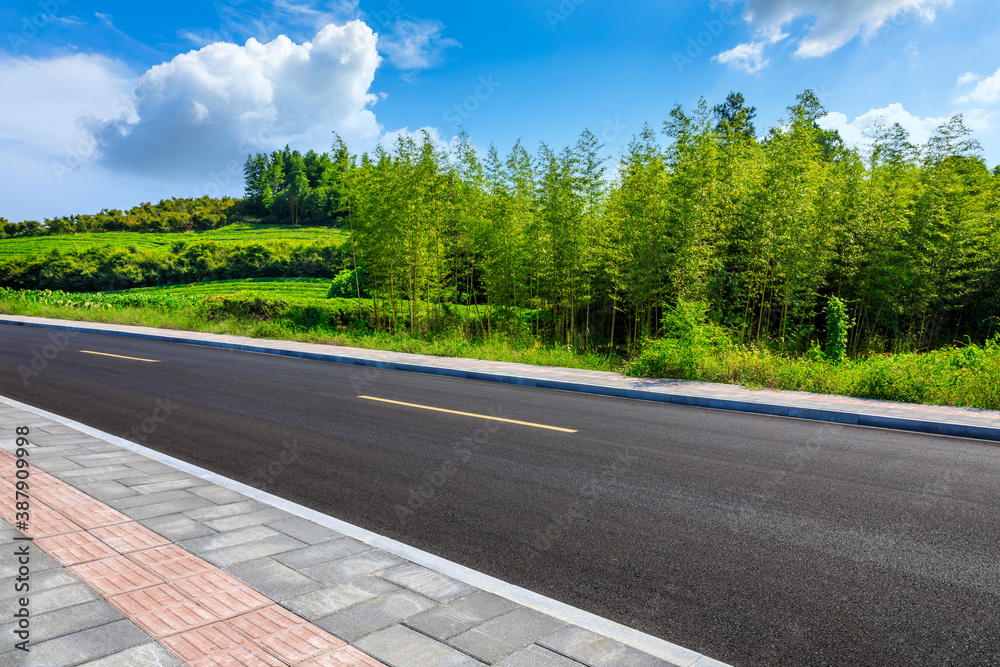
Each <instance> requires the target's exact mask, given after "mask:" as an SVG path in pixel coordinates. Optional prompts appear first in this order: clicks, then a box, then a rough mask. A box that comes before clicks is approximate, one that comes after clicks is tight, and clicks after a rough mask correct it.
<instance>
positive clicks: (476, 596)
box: [405, 591, 517, 641]
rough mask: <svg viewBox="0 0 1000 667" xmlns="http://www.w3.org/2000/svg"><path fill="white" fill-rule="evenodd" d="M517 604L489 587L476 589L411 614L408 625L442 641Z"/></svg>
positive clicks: (509, 610) (502, 613) (515, 606)
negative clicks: (455, 598) (421, 611)
mask: <svg viewBox="0 0 1000 667" xmlns="http://www.w3.org/2000/svg"><path fill="white" fill-rule="evenodd" d="M516 608H517V605H516V604H515V603H513V602H511V601H510V600H506V599H504V598H502V597H499V596H497V595H493V594H492V593H487V592H486V591H475V592H474V593H471V594H470V595H466V596H465V597H463V598H459V599H457V600H453V601H452V602H449V603H447V604H442V605H438V606H436V607H434V608H433V609H429V610H428V611H425V612H424V613H422V614H419V615H417V616H414V617H413V618H409V619H407V620H406V622H405V625H408V626H409V627H411V628H413V629H414V630H418V631H420V632H422V633H424V634H425V635H429V636H431V637H433V638H435V639H439V640H442V641H443V640H446V639H451V638H452V637H454V636H455V635H458V634H461V633H463V632H465V631H466V630H469V629H471V628H473V627H475V626H477V625H480V624H482V623H485V622H486V621H489V620H492V619H494V618H496V617H497V616H502V615H504V614H506V613H508V612H511V611H513V610H514V609H516Z"/></svg>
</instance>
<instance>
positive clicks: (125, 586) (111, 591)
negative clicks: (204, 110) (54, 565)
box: [69, 556, 162, 597]
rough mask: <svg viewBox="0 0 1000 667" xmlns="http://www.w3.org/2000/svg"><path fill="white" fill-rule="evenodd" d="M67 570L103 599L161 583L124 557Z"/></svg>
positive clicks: (85, 564) (83, 564)
mask: <svg viewBox="0 0 1000 667" xmlns="http://www.w3.org/2000/svg"><path fill="white" fill-rule="evenodd" d="M69 570H70V572H72V573H73V574H74V575H76V576H77V577H79V578H80V580H81V581H83V583H85V584H87V585H88V586H90V587H91V588H93V589H94V590H95V591H97V592H98V593H100V594H101V595H103V596H104V597H109V596H111V595H118V594H120V593H127V592H129V591H134V590H138V589H140V588H146V587H148V586H155V585H157V584H159V583H161V582H162V580H161V579H160V578H159V577H157V576H154V575H153V574H152V573H150V572H148V571H147V570H144V569H143V568H141V567H139V566H138V565H136V564H135V563H133V562H132V561H130V560H129V559H128V558H125V557H124V556H113V557H111V558H103V559H101V560H95V561H91V562H89V563H82V564H80V565H74V566H72V567H70V568H69Z"/></svg>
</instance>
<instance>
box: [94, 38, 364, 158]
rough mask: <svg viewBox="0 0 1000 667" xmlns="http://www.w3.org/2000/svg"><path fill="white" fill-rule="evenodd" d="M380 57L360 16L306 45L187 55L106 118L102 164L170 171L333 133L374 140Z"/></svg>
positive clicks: (146, 79) (314, 143) (325, 139)
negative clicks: (125, 108) (125, 109)
mask: <svg viewBox="0 0 1000 667" xmlns="http://www.w3.org/2000/svg"><path fill="white" fill-rule="evenodd" d="M378 64H379V55H378V52H377V50H376V37H375V35H374V33H373V32H372V30H371V29H370V28H369V27H368V26H367V25H365V24H364V23H361V22H360V21H351V22H349V23H347V24H346V25H344V26H337V25H328V26H326V27H324V28H323V29H322V30H320V31H319V33H318V34H317V35H316V36H315V38H314V39H313V40H312V41H306V42H303V43H301V44H296V43H294V42H292V41H291V40H290V39H288V38H287V37H285V36H279V37H278V38H276V39H274V40H273V41H271V42H268V43H264V44H262V43H260V42H258V41H257V40H256V39H250V40H248V41H247V42H246V44H245V45H243V46H240V45H237V44H229V43H222V42H219V43H214V44H210V45H208V46H205V47H203V48H201V49H198V50H195V51H191V52H189V53H185V54H181V55H179V56H176V57H175V58H173V59H172V60H170V61H169V62H166V63H163V64H161V65H157V66H155V67H153V68H152V69H150V70H149V71H147V72H146V73H145V74H143V75H142V77H140V78H139V81H138V84H137V86H136V89H135V100H136V102H135V108H134V112H133V113H132V114H131V116H130V117H122V118H121V119H119V120H118V121H117V123H115V124H114V125H113V126H112V127H107V124H105V125H104V129H103V130H102V131H101V135H102V138H103V140H104V143H103V146H102V156H101V160H102V163H103V164H105V165H107V166H109V167H111V168H113V169H115V170H129V171H135V172H139V173H144V174H149V175H153V176H158V177H163V178H173V177H177V176H181V175H184V174H191V173H192V172H193V171H198V170H201V171H202V172H204V171H206V170H209V169H212V168H220V167H221V166H224V165H227V164H228V163H230V162H232V161H234V160H238V161H240V162H241V163H242V160H243V159H244V158H245V157H246V154H247V153H250V152H255V151H266V150H271V149H273V148H275V147H277V146H281V145H284V144H285V143H289V144H292V145H293V146H299V147H303V148H316V147H325V146H327V145H328V144H330V143H331V141H332V137H331V134H330V133H331V132H333V131H337V132H338V133H340V134H341V136H343V137H344V138H345V140H347V141H348V142H349V143H357V142H360V143H364V144H370V143H373V142H374V141H375V140H376V139H377V137H378V135H379V132H380V127H379V125H378V123H377V122H376V120H375V115H374V113H373V112H372V111H371V109H370V108H369V107H370V106H371V105H372V104H373V103H374V102H375V99H376V98H375V96H374V95H372V94H371V93H369V87H370V86H371V83H372V80H373V78H374V76H375V69H376V68H377V67H378Z"/></svg>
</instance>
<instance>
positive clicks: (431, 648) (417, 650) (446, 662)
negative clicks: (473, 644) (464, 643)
mask: <svg viewBox="0 0 1000 667" xmlns="http://www.w3.org/2000/svg"><path fill="white" fill-rule="evenodd" d="M355 648H359V649H361V650H362V651H364V652H365V653H367V654H368V655H370V656H372V657H374V658H376V659H378V660H381V661H383V662H385V663H388V664H390V665H392V666H393V667H426V666H427V665H435V667H481V666H482V665H483V664H484V663H482V662H479V661H478V660H475V659H473V658H470V657H469V656H468V655H465V654H464V653H460V652H459V651H456V650H455V649H453V648H452V647H450V646H446V645H445V644H442V643H440V642H436V641H434V640H433V639H431V638H430V637H427V636H425V635H422V634H420V633H419V632H415V631H414V630H411V629H409V628H404V627H403V626H401V625H394V626H392V627H391V628H386V629H385V630H381V631H379V632H376V633H373V634H370V635H368V636H367V637H365V638H364V639H362V640H360V641H359V642H357V643H356V644H355Z"/></svg>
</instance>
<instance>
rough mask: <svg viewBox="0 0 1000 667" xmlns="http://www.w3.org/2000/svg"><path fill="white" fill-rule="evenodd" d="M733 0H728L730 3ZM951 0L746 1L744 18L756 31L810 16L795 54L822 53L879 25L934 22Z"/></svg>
mask: <svg viewBox="0 0 1000 667" xmlns="http://www.w3.org/2000/svg"><path fill="white" fill-rule="evenodd" d="M735 1H736V0H727V2H730V3H731V4H732V3H734V2H735ZM953 2H954V0H840V1H839V2H831V1H830V0H746V6H745V8H744V12H743V18H744V19H745V20H746V21H747V23H749V24H750V25H752V26H754V27H756V28H757V29H758V30H762V31H766V30H774V29H780V28H782V27H784V26H787V25H789V24H791V23H793V22H796V21H800V20H802V19H813V22H812V24H811V26H810V27H809V30H808V32H807V33H806V34H805V35H804V36H803V37H802V38H800V39H799V45H798V49H797V51H796V53H795V55H797V56H800V57H803V58H815V57H819V56H825V55H827V54H828V53H831V52H833V51H836V50H837V49H839V48H840V47H842V46H843V45H845V44H847V43H848V42H850V41H851V40H852V39H854V38H855V37H856V36H857V35H858V34H863V35H864V36H865V37H866V38H869V37H871V36H873V35H874V34H875V33H876V32H877V31H878V30H879V29H880V28H882V27H883V26H886V25H887V24H888V26H889V27H899V26H900V25H901V24H902V22H903V21H905V20H906V19H907V18H908V17H909V16H911V15H916V16H919V17H920V18H922V19H924V20H925V21H933V20H934V18H935V12H936V10H937V9H938V8H939V7H950V6H951V4H952V3H953Z"/></svg>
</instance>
